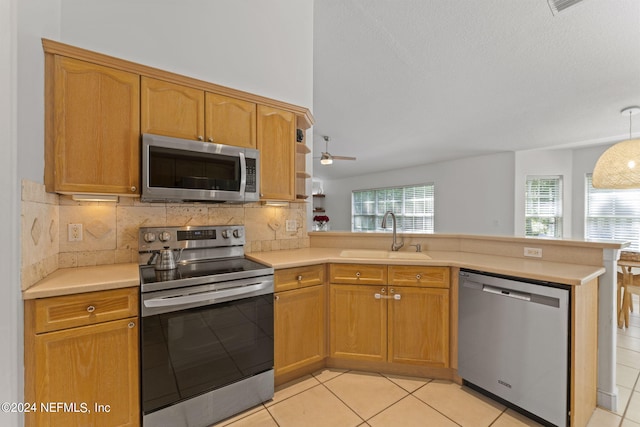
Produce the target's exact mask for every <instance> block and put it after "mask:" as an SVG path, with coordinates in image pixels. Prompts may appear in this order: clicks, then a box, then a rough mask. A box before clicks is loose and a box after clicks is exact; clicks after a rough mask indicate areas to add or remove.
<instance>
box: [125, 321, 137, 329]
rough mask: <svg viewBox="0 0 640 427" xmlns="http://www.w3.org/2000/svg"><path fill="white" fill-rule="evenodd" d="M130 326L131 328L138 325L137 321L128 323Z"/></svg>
mask: <svg viewBox="0 0 640 427" xmlns="http://www.w3.org/2000/svg"><path fill="white" fill-rule="evenodd" d="M127 326H128V327H129V329H133V328H135V327H136V323H135V322H129V324H128V325H127Z"/></svg>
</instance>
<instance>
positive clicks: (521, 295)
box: [482, 285, 531, 301]
mask: <svg viewBox="0 0 640 427" xmlns="http://www.w3.org/2000/svg"><path fill="white" fill-rule="evenodd" d="M482 292H488V293H490V294H495V295H502V296H503V297H509V298H515V299H519V300H522V301H531V294H528V293H526V292H518V291H514V290H513V289H505V288H499V287H497V286H491V285H483V286H482Z"/></svg>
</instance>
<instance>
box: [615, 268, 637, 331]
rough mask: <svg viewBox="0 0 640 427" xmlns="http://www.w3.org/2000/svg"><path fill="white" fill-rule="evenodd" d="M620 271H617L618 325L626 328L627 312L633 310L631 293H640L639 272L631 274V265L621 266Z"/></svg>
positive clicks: (627, 322) (627, 325)
mask: <svg viewBox="0 0 640 427" xmlns="http://www.w3.org/2000/svg"><path fill="white" fill-rule="evenodd" d="M622 271H623V272H622V273H618V304H619V305H618V308H619V310H618V327H625V328H628V327H629V313H631V312H633V299H632V298H633V295H640V274H633V273H632V272H631V267H622ZM621 292H622V303H621V305H620V299H621V298H620V294H621Z"/></svg>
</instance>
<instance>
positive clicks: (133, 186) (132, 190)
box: [131, 185, 137, 193]
mask: <svg viewBox="0 0 640 427" xmlns="http://www.w3.org/2000/svg"><path fill="white" fill-rule="evenodd" d="M136 190H137V188H136V186H135V185H132V186H131V192H132V193H135V192H136Z"/></svg>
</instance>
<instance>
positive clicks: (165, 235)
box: [159, 231, 171, 242]
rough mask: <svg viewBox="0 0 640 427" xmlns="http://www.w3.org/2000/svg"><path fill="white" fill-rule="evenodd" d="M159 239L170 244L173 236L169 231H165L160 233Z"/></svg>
mask: <svg viewBox="0 0 640 427" xmlns="http://www.w3.org/2000/svg"><path fill="white" fill-rule="evenodd" d="M159 237H160V241H161V242H168V241H169V240H171V234H170V233H169V232H168V231H163V232H162V233H160V235H159Z"/></svg>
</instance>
